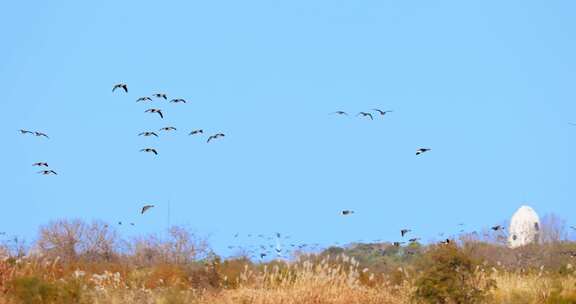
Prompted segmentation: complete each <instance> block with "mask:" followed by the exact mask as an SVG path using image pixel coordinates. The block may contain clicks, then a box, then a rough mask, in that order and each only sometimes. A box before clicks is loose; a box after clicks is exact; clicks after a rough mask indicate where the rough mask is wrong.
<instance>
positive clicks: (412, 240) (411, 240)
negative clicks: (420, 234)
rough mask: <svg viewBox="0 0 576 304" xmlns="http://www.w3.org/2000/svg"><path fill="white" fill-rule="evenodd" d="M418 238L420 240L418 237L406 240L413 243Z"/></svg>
mask: <svg viewBox="0 0 576 304" xmlns="http://www.w3.org/2000/svg"><path fill="white" fill-rule="evenodd" d="M418 240H420V238H411V239H409V240H408V242H410V243H414V242H417V241H418Z"/></svg>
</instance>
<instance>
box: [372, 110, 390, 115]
mask: <svg viewBox="0 0 576 304" xmlns="http://www.w3.org/2000/svg"><path fill="white" fill-rule="evenodd" d="M372 111H376V112H378V113H380V115H382V116H384V115H386V113H391V112H394V111H382V110H380V109H372Z"/></svg>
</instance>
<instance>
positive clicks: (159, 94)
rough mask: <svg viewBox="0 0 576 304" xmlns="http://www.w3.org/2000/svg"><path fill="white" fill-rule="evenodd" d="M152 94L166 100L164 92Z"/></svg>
mask: <svg viewBox="0 0 576 304" xmlns="http://www.w3.org/2000/svg"><path fill="white" fill-rule="evenodd" d="M152 96H154V97H156V98H164V99H165V100H168V97H166V94H164V93H156V94H153V95H152Z"/></svg>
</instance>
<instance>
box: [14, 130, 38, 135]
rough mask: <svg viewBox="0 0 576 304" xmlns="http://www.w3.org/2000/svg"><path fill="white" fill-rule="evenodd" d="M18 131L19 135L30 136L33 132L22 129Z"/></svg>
mask: <svg viewBox="0 0 576 304" xmlns="http://www.w3.org/2000/svg"><path fill="white" fill-rule="evenodd" d="M18 131H20V134H32V135H34V132H32V131H28V130H23V129H20V130H18Z"/></svg>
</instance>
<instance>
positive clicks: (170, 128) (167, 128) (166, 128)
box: [159, 127, 176, 131]
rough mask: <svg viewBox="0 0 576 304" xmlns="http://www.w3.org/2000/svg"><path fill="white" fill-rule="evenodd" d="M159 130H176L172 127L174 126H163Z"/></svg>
mask: <svg viewBox="0 0 576 304" xmlns="http://www.w3.org/2000/svg"><path fill="white" fill-rule="evenodd" d="M159 131H176V128H174V127H164V128H161V129H160V130H159Z"/></svg>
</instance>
